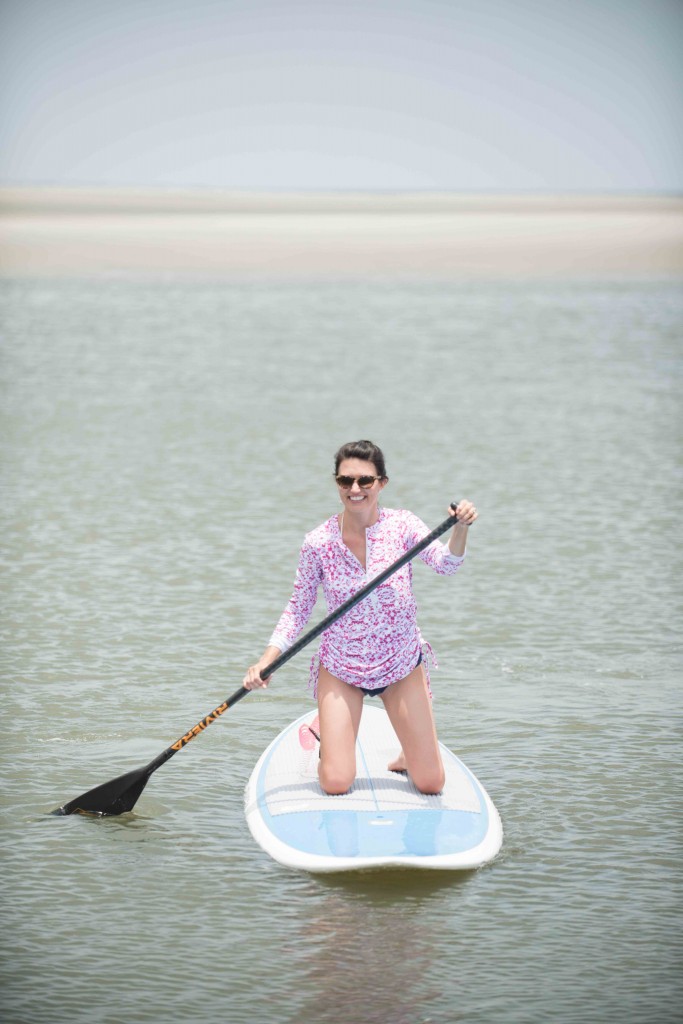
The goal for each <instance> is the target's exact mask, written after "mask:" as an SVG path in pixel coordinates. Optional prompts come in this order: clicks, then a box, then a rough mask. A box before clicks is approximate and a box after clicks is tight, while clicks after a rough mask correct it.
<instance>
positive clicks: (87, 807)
mask: <svg viewBox="0 0 683 1024" xmlns="http://www.w3.org/2000/svg"><path fill="white" fill-rule="evenodd" d="M451 508H452V509H454V510H455V508H456V504H455V502H453V503H452V504H451ZM455 523H456V519H455V518H454V517H453V516H450V515H449V517H448V519H444V521H443V523H441V525H440V526H437V527H436V529H434V530H432V532H431V533H428V534H427V536H426V537H423V538H422V540H421V541H419V542H418V543H417V544H416V545H415V546H414V547H412V548H410V550H409V551H406V552H405V554H403V555H401V557H400V558H397V559H396V561H395V562H394V563H393V564H392V565H390V566H389V567H388V568H387V569H384V570H383V571H382V572H381V573H380V574H379V576H375V578H374V579H373V580H371V582H370V583H368V584H366V586H364V587H361V589H360V590H359V591H358V592H357V593H356V594H354V595H353V597H350V598H349V599H348V600H347V601H344V603H343V604H340V605H339V607H338V608H335V610H334V611H333V612H331V613H330V614H329V615H328V616H327V618H325V619H323V620H322V621H321V622H319V623H318V625H317V626H314V628H313V629H311V630H309V632H308V633H304V635H303V636H302V637H300V638H299V639H298V640H297V641H296V643H294V644H292V646H291V647H290V648H289V650H287V651H285V652H284V653H283V654H281V655H279V657H277V658H276V659H275V661H272V662H271V663H270V665H266V667H265V668H264V669H262V671H261V678H262V679H267V678H268V676H271V675H272V674H273V672H276V671H277V669H279V668H281V667H282V665H284V664H285V662H287V661H289V660H290V658H293V657H294V655H295V654H298V653H299V651H300V650H302V648H304V647H306V645H307V644H310V642H311V641H312V640H315V638H316V637H318V636H320V634H321V633H323V632H324V631H325V630H326V629H327V628H328V627H329V626H331V625H332V623H333V622H336V621H337V619H340V618H341V617H342V615H346V613H347V612H348V611H349V610H350V609H351V608H353V607H354V606H355V605H357V604H358V603H359V602H360V601H362V600H363V598H365V597H367V596H368V594H369V593H371V591H373V590H374V589H375V588H376V587H379V586H380V584H382V583H384V581H385V580H386V579H388V578H389V576H391V575H393V573H395V572H397V571H398V569H400V568H401V567H402V566H404V565H405V564H406V562H409V561H410V560H411V559H412V558H414V557H415V555H417V554H419V553H420V551H423V550H424V548H426V547H428V546H429V545H430V544H431V543H432V541H434V540H436V538H437V537H440V536H441V534H442V533H445V532H446V530H448V529H450V527H452V526H454V525H455ZM248 693H251V690H247V689H245V687H244V686H240V688H239V690H235V692H234V693H233V694H232V696H231V697H228V699H227V700H225V701H223V703H222V704H219V705H218V707H217V708H214V709H213V711H212V712H210V714H208V715H207V716H206V717H205V718H202V720H201V721H200V722H197V724H196V725H195V726H193V727H192V728H191V729H190V730H189V732H186V733H185V735H184V736H181V737H180V739H179V740H176V742H175V743H172V744H171V746H170V747H168V748H167V749H166V750H164V751H163V753H161V754H159V756H158V757H155V758H154V760H153V761H150V762H149V764H148V765H145V767H144V768H138V769H137V771H132V772H126V774H125V775H119V776H118V778H116V779H112V780H111V782H105V783H104V784H103V785H102V786H96V787H95V788H94V789H90V790H88V792H87V793H83V794H82V796H78V797H76V799H75V800H70V801H69V802H68V803H66V804H64V805H63V806H62V807H58V808H57V810H55V811H53V812H52V813H53V814H74V813H75V814H96V815H99V816H100V817H104V816H105V815H114V814H124V813H125V812H126V811H130V810H132V809H133V807H134V806H135V803H136V801H137V799H138V797H139V796H140V794H141V793H142V791H143V789H144V788H145V786H146V785H147V782H148V781H149V778H150V776H151V775H152V773H153V772H155V771H156V770H157V768H161V766H162V764H166V762H167V761H168V760H169V758H171V757H173V755H174V754H177V753H178V751H179V750H182V748H183V747H184V746H185V745H186V744H188V743H189V742H190V740H193V739H194V738H195V736H199V734H200V733H201V732H203V731H204V729H206V728H208V726H210V725H211V723H212V722H215V721H216V719H217V718H219V717H220V716H221V715H222V714H223V712H224V711H227V710H228V708H231V707H233V706H234V705H235V704H237V702H238V701H239V700H242V698H243V697H246V696H247V694H248Z"/></svg>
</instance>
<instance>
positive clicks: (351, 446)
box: [334, 441, 387, 480]
mask: <svg viewBox="0 0 683 1024" xmlns="http://www.w3.org/2000/svg"><path fill="white" fill-rule="evenodd" d="M344 459H361V460H362V461H363V462H372V464H373V465H374V467H375V471H376V473H377V476H379V477H381V478H382V480H386V478H387V470H386V466H385V465H384V455H383V454H382V449H381V448H378V447H377V445H376V444H373V443H372V441H349V442H348V443H347V444H343V445H342V446H341V448H340V449H339V451H338V452H337V453H336V455H335V457H334V473H335V476H336V475H337V473H338V472H339V466H340V465H341V463H342V462H343V461H344Z"/></svg>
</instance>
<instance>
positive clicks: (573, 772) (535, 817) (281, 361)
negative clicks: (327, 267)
mask: <svg viewBox="0 0 683 1024" xmlns="http://www.w3.org/2000/svg"><path fill="white" fill-rule="evenodd" d="M2 299H3V308H4V316H3V319H4V327H3V343H2V345H3V352H4V359H3V385H2V409H3V413H2V415H3V429H2V433H3V438H4V446H3V447H4V457H3V458H4V462H3V488H2V499H1V500H2V509H3V559H2V563H3V564H2V568H3V588H4V608H5V613H4V622H3V632H4V637H3V676H4V687H3V689H4V697H3V704H4V709H3V710H4V723H5V725H4V742H3V755H4V767H5V776H6V780H7V781H6V784H5V788H4V797H3V800H4V832H3V839H4V843H3V846H4V868H3V873H2V874H3V880H4V882H5V887H6V890H7V893H6V900H5V909H4V925H3V945H4V947H5V950H4V951H5V958H4V959H5V975H6V976H5V985H4V997H3V998H4V1019H5V1020H6V1021H7V1022H8V1024H20V1022H21V1024H24V1022H25V1024H43V1022H46V1024H62V1022H65V1024H66V1022H68V1024H97V1022H103V1024H104V1022H106V1024H119V1022H121V1024H123V1022H125V1024H137V1022H147V1021H149V1022H154V1024H155V1022H158V1021H162V1020H167V1019H171V1020H177V1021H187V1022H189V1021H193V1022H200V1024H204V1022H206V1024H215V1022H216V1021H226V1022H230V1024H233V1022H234V1024H254V1022H259V1024H285V1022H286V1024H289V1022H291V1024H294V1022H296V1024H298V1022H300V1021H309V1022H311V1024H327V1022H330V1024H332V1022H334V1024H427V1022H434V1024H437V1022H438V1024H450V1022H457V1021H463V1022H467V1024H470V1022H486V1024H488V1022H500V1021H503V1022H529V1024H532V1022H533V1024H536V1022H539V1024H540V1022H547V1021H559V1022H575V1021H576V1022H579V1021H581V1022H584V1021H591V1022H593V1021H598V1022H602V1021H615V1022H617V1021H618V1022H636V1021H638V1022H640V1021H642V1022H653V1021H654V1022H667V1021H674V1020H679V1019H681V1010H680V1007H681V997H682V992H681V982H680V980H679V979H680V977H681V974H680V973H679V972H680V968H681V966H682V965H681V946H682V942H681V910H682V901H681V868H680V856H681V846H680V814H679V808H680V803H679V800H680V783H681V767H680V745H679V741H680V698H679V693H680V686H679V679H678V676H679V674H680V668H681V661H680V653H679V651H680V648H679V647H678V646H677V645H678V636H679V635H680V634H679V628H680V622H681V607H680V604H681V601H680V597H681V590H680V579H681V554H680V551H681V546H680V528H679V522H680V508H681V497H682V495H681V456H680V451H681V420H680V413H679V411H678V410H679V402H680V393H681V366H682V362H683V360H682V351H681V349H682V346H681V327H682V324H683V296H682V294H681V291H680V289H679V288H678V286H676V285H675V284H673V283H671V282H666V281H662V282H643V283H640V284H638V283H635V284H634V283H629V284H628V285H627V284H621V285H620V284H616V283H597V282H594V283H591V282H585V283H577V284H557V283H555V284H531V283H526V284H521V283H517V284H514V285H506V284H501V283H498V284H493V283H492V284H483V283H479V284H475V285H467V286H466V287H465V286H462V287H457V286H453V285H445V284H444V285H441V284H414V285H411V284H401V285H392V284H390V283H386V284H379V285H373V286H367V285H366V286H364V285H360V284H355V285H354V284H344V285H337V286H335V285H331V284H330V285H315V286H312V287H307V286H303V285H295V284H291V285H288V284H266V283H261V284H257V283H252V284H244V285H240V284H238V283H233V284H229V285H225V284H210V283H193V284H188V283H185V284H178V283H173V282H159V283H139V282H138V283H126V282H123V281H102V282H99V283H98V282H88V283H85V282H73V281H71V282H68V281H66V282H65V281H63V282H54V281H53V282H40V281H34V282H20V281H16V282H5V283H4V284H3V286H2ZM357 436H369V437H371V438H372V439H374V440H376V441H378V442H379V443H380V444H381V445H382V446H383V447H384V448H385V451H386V454H387V458H388V466H389V473H390V477H391V482H390V486H389V488H388V490H387V491H385V492H384V493H385V498H386V504H387V505H390V506H392V505H393V506H407V507H409V508H411V509H413V510H414V511H415V512H417V513H418V514H419V515H421V516H422V518H424V519H425V520H426V522H427V523H429V524H430V525H436V524H437V523H438V522H440V521H441V519H442V518H443V516H444V514H445V508H446V506H447V504H448V501H449V500H450V499H452V498H459V497H462V496H468V497H472V498H473V499H474V500H476V502H477V505H478V507H479V509H480V510H481V519H480V522H479V523H478V524H477V526H476V529H475V530H473V531H472V536H471V550H470V557H469V560H468V563H467V566H466V569H465V570H463V572H462V573H461V574H459V575H458V576H457V577H456V578H455V579H454V580H453V579H446V578H438V577H436V576H433V575H431V574H430V573H429V572H428V570H426V569H425V568H424V567H418V568H417V569H416V589H417V592H418V599H419V602H420V607H421V623H422V628H423V632H424V634H425V636H426V637H427V638H428V639H429V640H430V641H431V642H432V644H433V646H434V648H435V650H436V652H437V654H438V656H439V659H440V664H441V669H440V672H438V673H435V674H434V679H433V682H434V686H435V692H436V697H435V709H436V714H437V719H438V723H439V729H440V735H441V738H442V739H443V740H444V742H446V743H447V744H448V745H449V746H450V747H452V748H453V749H454V750H455V751H456V752H457V753H458V754H459V755H460V756H461V757H463V759H464V760H465V761H466V762H467V763H468V764H469V765H470V767H472V769H473V770H474V771H475V772H476V773H477V775H478V776H479V777H480V779H481V780H482V782H483V783H484V784H485V785H486V787H487V789H488V790H489V792H490V794H491V796H492V798H493V800H494V802H495V803H496V805H497V807H498V809H499V811H500V813H501V816H502V819H503V823H504V828H505V844H504V847H503V851H502V853H501V855H500V857H499V858H498V859H497V860H496V861H495V862H494V863H493V864H491V865H490V866H488V867H487V868H485V869H483V870H481V871H479V872H476V873H469V874H466V875H462V876H441V875H438V876H428V877H421V876H416V875H413V874H407V873H391V874H386V875H383V876H376V875H375V876H365V877H363V876H361V877H357V878H355V879H353V880H343V879H338V878H330V879H327V880H323V879H319V878H318V879H316V878H315V877H309V876H307V875H304V874H297V873H293V872H290V871H288V870H285V869H284V868H281V867H280V866H278V865H277V864H275V863H274V862H272V861H271V860H270V859H269V858H268V857H266V855H265V854H263V853H262V852H261V850H260V849H259V848H258V847H256V846H255V844H254V842H253V841H252V839H251V837H250V835H249V833H248V830H247V828H246V825H245V822H244V818H243V814H242V796H243V789H244V785H245V783H246V780H247V778H248V775H249V772H250V771H251V768H252V766H253V764H254V763H255V761H256V759H257V757H258V755H259V754H260V752H261V751H262V749H263V748H264V746H265V745H266V744H267V743H268V742H269V740H270V739H271V738H272V737H273V736H274V735H275V734H276V733H277V732H278V731H279V730H280V729H281V728H282V727H284V725H285V724H287V722H289V721H290V720H291V719H292V718H293V717H295V716H296V715H298V714H300V713H301V712H302V711H303V710H305V708H306V707H307V706H308V705H307V700H308V698H307V697H306V694H305V678H306V672H307V663H308V656H307V653H306V652H304V653H302V654H301V655H299V656H298V657H297V658H296V659H294V660H293V661H292V662H290V663H289V665H288V666H287V667H286V668H285V669H284V670H282V672H281V673H280V674H279V676H278V677H277V678H276V683H275V684H274V686H273V687H271V689H270V690H269V691H268V692H267V693H266V694H259V695H252V696H250V697H249V698H248V699H247V700H246V701H243V702H242V703H241V704H240V705H238V707H236V708H235V709H234V710H233V711H231V712H229V713H228V714H227V715H225V716H224V717H223V718H222V719H221V720H220V722H219V723H217V724H215V725H213V726H212V727H211V729H210V730H209V731H208V732H206V733H204V734H203V735H202V736H201V737H200V738H199V739H197V740H196V741H195V742H194V743H192V744H190V746H189V747H187V748H186V749H185V750H184V751H182V752H181V753H180V754H178V755H177V757H175V758H174V759H173V760H172V761H170V762H169V763H168V764H167V765H166V766H165V767H164V768H162V769H161V770H160V771H159V772H157V774H156V775H155V776H154V777H153V778H152V780H151V782H150V784H149V785H148V787H147V789H146V790H145V793H144V794H143V796H142V798H141V799H140V801H139V803H138V805H137V807H136V810H135V813H134V814H132V815H129V816H127V817H125V818H120V819H106V820H88V819H84V818H80V817H70V818H55V817H52V816H50V815H49V814H48V812H49V811H50V810H51V809H53V808H54V807H56V806H58V805H59V804H61V803H62V802H64V801H65V800H67V799H70V798H72V797H74V796H77V795H78V794H79V793H80V792H82V791H83V790H85V789H89V788H90V787H91V786H93V785H95V784H97V783H99V782H104V781H107V780H108V779H110V778H112V777H113V776H115V775H118V774H120V773H121V772H123V771H126V770H129V769H131V768H136V767H139V766H141V765H143V764H145V763H146V762H147V761H148V760H150V759H151V758H152V757H153V756H154V755H156V754H157V753H159V752H160V751H161V750H163V749H164V748H165V747H166V746H168V745H169V744H170V743H171V742H172V741H174V740H175V739H176V738H177V737H178V736H180V735H181V734H182V733H183V732H185V731H186V730H187V729H188V728H189V727H190V726H192V725H193V724H194V723H195V722H196V721H197V720H198V719H199V718H200V717H202V716H203V715H204V714H206V713H207V712H208V711H210V710H211V709H212V708H213V707H214V706H215V705H216V704H218V703H219V702H220V701H221V700H222V699H223V698H224V697H226V696H228V695H229V694H230V693H232V692H233V690H234V689H235V688H236V687H237V686H238V685H239V681H240V679H241V677H242V674H243V671H244V668H245V666H246V665H247V664H248V663H249V661H250V660H251V659H252V658H254V657H255V656H257V655H258V654H260V652H261V649H262V646H263V644H264V642H265V641H266V639H267V638H268V636H269V634H270V631H271V628H272V626H273V623H274V622H275V620H276V618H277V616H278V614H279V612H280V610H281V608H282V606H283V605H284V603H285V601H286V599H287V597H288V596H289V590H290V586H291V581H292V577H293V572H294V566H295V560H296V554H297V551H298V546H299V542H300V540H301V537H302V534H303V532H304V531H305V530H307V529H309V528H311V527H312V526H314V525H315V524H317V523H318V522H319V521H321V520H322V519H323V518H325V517H326V516H327V515H329V514H331V513H332V512H333V511H334V510H335V507H336V496H335V493H334V488H333V486H332V483H331V476H330V472H331V469H332V466H331V454H332V452H333V451H334V450H335V448H336V447H337V446H338V445H339V444H340V443H342V442H343V441H346V440H348V439H350V438H354V437H357ZM319 614H320V615H322V614H323V611H322V609H320V610H319ZM316 616H317V617H319V615H318V613H316Z"/></svg>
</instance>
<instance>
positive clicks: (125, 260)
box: [0, 187, 683, 280]
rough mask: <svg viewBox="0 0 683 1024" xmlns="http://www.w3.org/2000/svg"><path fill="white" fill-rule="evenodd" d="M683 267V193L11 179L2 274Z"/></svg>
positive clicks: (412, 273) (374, 273)
mask: <svg viewBox="0 0 683 1024" xmlns="http://www.w3.org/2000/svg"><path fill="white" fill-rule="evenodd" d="M103 274H105V275H112V274H116V275H119V274H124V275H132V276H150V275H152V276H153V275H158V274H177V275H181V276H198V277H206V276H214V277H226V276H227V277H236V276H239V277H248V278H251V277H256V278H263V277H268V278H272V277H278V278H283V279H293V278H294V279H296V278H301V279H330V278H334V279H340V278H341V279H350V278H354V279H356V278H362V279H364V280H367V279H372V278H377V277H382V278H386V277H398V278H404V277H410V278H429V279H434V278H445V279H469V278H481V277H496V278H500V277H520V276H523V277H529V276H538V277H558V276H564V277H586V276H590V277H594V276H596V275H597V276H604V277H615V276H616V277H624V278H629V277H634V276H642V275H646V276H647V275H675V276H679V275H683V197H681V196H667V195H621V194H609V195H588V194H585V195H584V194H581V195H577V194H570V195H559V194H558V195H551V194H543V193H538V194H528V195H527V194H524V195H522V194H510V195H503V194H476V193H444V192H434V193H432V192H410V193H363V192H343V193H341V192H336V193H331V192H320V193H303V192H302V193H296V192H282V193H274V192H270V193H262V192H246V191H245V192H236V191H232V192H222V191H218V190H194V189H182V190H178V189H100V188H78V189H77V188H7V187H5V188H0V275H1V276H4V277H9V276H22V275H28V276H35V275H45V276H64V275H78V276H98V275H103Z"/></svg>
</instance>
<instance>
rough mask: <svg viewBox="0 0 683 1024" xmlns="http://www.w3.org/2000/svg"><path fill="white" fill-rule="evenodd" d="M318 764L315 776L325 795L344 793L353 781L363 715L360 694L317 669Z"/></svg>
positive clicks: (361, 695)
mask: <svg viewBox="0 0 683 1024" xmlns="http://www.w3.org/2000/svg"><path fill="white" fill-rule="evenodd" d="M318 712H319V715H320V765H319V766H318V777H319V778H320V785H321V786H322V788H323V789H324V791H325V792H326V793H329V794H331V795H335V796H338V795H339V794H341V793H346V792H347V790H348V789H350V787H351V786H352V785H353V780H354V779H355V778H356V737H357V736H358V727H359V725H360V717H361V714H362V712H363V694H362V692H361V691H360V690H359V689H357V687H355V686H349V684H348V683H343V682H342V681H341V679H337V678H336V676H333V675H331V674H330V673H329V672H328V671H327V669H326V668H324V667H323V666H322V665H321V666H320V672H319V674H318Z"/></svg>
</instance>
